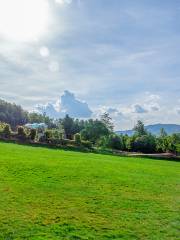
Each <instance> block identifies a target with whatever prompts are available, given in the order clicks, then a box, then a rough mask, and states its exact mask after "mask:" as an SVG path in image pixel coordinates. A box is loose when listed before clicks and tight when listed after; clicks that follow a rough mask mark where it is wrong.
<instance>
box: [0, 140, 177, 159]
mask: <svg viewBox="0 0 180 240" xmlns="http://www.w3.org/2000/svg"><path fill="white" fill-rule="evenodd" d="M0 142H2V143H12V144H18V145H23V146H30V147H35V148H45V149H53V150H64V151H73V152H82V153H94V154H103V155H109V156H116V157H129V158H143V159H151V160H161V161H162V160H165V161H175V162H180V157H178V156H177V157H167V156H161V157H159V156H147V155H146V154H144V155H143V154H140V155H138V154H137V155H129V154H130V152H129V153H128V152H121V153H118V152H115V151H113V150H108V149H103V150H102V149H94V148H92V149H88V148H84V147H81V146H79V147H78V146H62V145H61V146H56V145H53V144H50V143H48V144H47V143H37V142H26V141H24V142H23V141H20V140H14V139H13V140H12V139H11V140H10V139H0Z"/></svg>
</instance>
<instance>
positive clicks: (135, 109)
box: [133, 104, 148, 113]
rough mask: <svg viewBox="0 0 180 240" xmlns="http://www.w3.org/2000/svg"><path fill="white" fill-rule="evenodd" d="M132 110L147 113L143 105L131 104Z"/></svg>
mask: <svg viewBox="0 0 180 240" xmlns="http://www.w3.org/2000/svg"><path fill="white" fill-rule="evenodd" d="M133 112H134V113H147V112H148V111H147V109H145V108H144V107H143V106H141V105H139V104H136V105H134V106H133Z"/></svg>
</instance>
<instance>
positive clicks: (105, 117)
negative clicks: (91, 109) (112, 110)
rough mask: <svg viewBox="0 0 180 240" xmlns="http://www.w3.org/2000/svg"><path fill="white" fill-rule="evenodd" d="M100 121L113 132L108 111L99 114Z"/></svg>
mask: <svg viewBox="0 0 180 240" xmlns="http://www.w3.org/2000/svg"><path fill="white" fill-rule="evenodd" d="M101 122H102V123H104V125H105V126H106V127H107V129H108V130H109V131H110V132H113V129H114V125H113V122H112V118H111V117H110V116H109V113H107V112H105V113H103V114H102V115H101Z"/></svg>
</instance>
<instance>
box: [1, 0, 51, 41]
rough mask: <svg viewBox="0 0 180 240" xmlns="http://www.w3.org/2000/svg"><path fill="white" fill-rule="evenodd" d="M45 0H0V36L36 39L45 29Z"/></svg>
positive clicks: (11, 38)
mask: <svg viewBox="0 0 180 240" xmlns="http://www.w3.org/2000/svg"><path fill="white" fill-rule="evenodd" d="M48 21H49V5H48V1H47V0H0V37H3V38H7V39H8V40H14V41H36V40H38V39H39V38H40V37H41V36H42V35H43V34H44V33H45V32H46V30H47V28H48Z"/></svg>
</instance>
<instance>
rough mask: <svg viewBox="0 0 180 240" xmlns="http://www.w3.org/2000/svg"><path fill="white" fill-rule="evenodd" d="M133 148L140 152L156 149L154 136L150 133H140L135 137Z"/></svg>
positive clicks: (150, 151)
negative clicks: (140, 134)
mask: <svg viewBox="0 0 180 240" xmlns="http://www.w3.org/2000/svg"><path fill="white" fill-rule="evenodd" d="M133 150H134V151H136V152H142V153H153V152H155V151H156V141H155V137H154V136H153V135H151V134H147V135H142V136H139V137H137V138H136V139H135V141H134V143H133Z"/></svg>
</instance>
